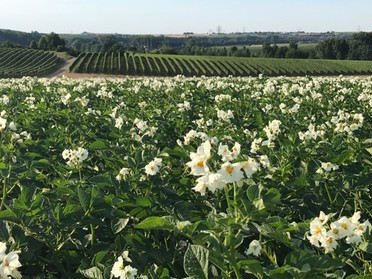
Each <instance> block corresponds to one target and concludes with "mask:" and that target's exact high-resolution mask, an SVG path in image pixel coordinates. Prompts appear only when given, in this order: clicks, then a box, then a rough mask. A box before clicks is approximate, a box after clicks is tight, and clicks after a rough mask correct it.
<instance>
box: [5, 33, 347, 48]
mask: <svg viewBox="0 0 372 279" xmlns="http://www.w3.org/2000/svg"><path fill="white" fill-rule="evenodd" d="M42 35H43V34H42V33H38V32H31V33H26V32H20V31H14V30H7V29H0V45H18V46H23V47H28V46H29V45H30V43H31V42H32V41H36V42H37V41H39V39H40V38H41V37H42ZM59 35H60V37H61V38H63V39H65V40H66V47H68V48H71V49H73V50H75V51H86V52H90V51H93V52H97V51H107V50H108V48H107V47H105V46H110V47H111V46H112V45H113V44H120V45H121V46H123V47H125V48H126V49H127V50H129V51H130V50H131V48H132V49H133V50H140V49H143V47H144V46H146V47H147V48H148V49H157V48H160V47H162V46H164V45H166V46H169V47H172V48H181V47H183V46H185V45H186V43H187V41H190V39H192V40H194V42H195V44H197V45H199V46H200V47H213V46H232V45H237V46H239V45H240V46H243V45H262V44H263V43H271V44H283V43H291V42H296V43H318V42H320V41H323V40H327V39H333V38H345V39H347V38H350V37H352V35H353V33H351V32H323V33H314V32H302V31H299V32H244V33H229V34H225V33H221V34H217V33H212V34H194V33H192V32H185V33H184V34H172V35H167V34H164V35H162V34H156V35H128V34H117V33H115V34H99V33H92V32H84V33H82V34H59Z"/></svg>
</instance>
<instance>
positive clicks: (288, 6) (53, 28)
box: [0, 0, 372, 34]
mask: <svg viewBox="0 0 372 279" xmlns="http://www.w3.org/2000/svg"><path fill="white" fill-rule="evenodd" d="M0 29H11V30H18V31H25V32H31V31H37V32H40V33H50V32H55V33H59V34H62V33H65V34H70V33H74V34H79V33H82V32H92V33H119V34H182V33H184V32H193V33H196V34H200V33H212V32H217V31H218V30H219V29H220V30H221V31H222V32H224V33H233V32H265V31H272V32H295V31H305V32H327V31H335V32H357V31H366V32H371V31H372V0H227V1H225V0H224V1H221V0H186V1H184V0H182V1H176V0H132V1H127V0H121V1H120V0H0Z"/></svg>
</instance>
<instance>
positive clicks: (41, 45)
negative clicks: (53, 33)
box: [37, 36, 49, 50]
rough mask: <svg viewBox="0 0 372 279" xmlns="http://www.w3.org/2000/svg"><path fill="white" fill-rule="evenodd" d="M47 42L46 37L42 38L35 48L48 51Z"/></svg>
mask: <svg viewBox="0 0 372 279" xmlns="http://www.w3.org/2000/svg"><path fill="white" fill-rule="evenodd" d="M48 46H49V42H48V40H47V37H46V36H42V37H41V38H40V39H39V42H38V43H37V48H38V49H42V50H48Z"/></svg>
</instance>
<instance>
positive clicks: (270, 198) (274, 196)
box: [262, 188, 280, 209]
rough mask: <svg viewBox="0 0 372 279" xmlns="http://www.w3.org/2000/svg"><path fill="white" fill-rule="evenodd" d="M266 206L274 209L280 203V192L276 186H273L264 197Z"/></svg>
mask: <svg viewBox="0 0 372 279" xmlns="http://www.w3.org/2000/svg"><path fill="white" fill-rule="evenodd" d="M262 199H263V202H264V204H265V207H266V208H268V209H274V208H275V205H278V204H280V192H279V190H278V189H276V188H271V189H269V191H268V192H267V193H265V194H264V195H263V197H262Z"/></svg>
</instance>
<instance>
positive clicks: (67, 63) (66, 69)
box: [46, 57, 76, 78]
mask: <svg viewBox="0 0 372 279" xmlns="http://www.w3.org/2000/svg"><path fill="white" fill-rule="evenodd" d="M75 60H76V57H74V58H71V59H69V60H67V61H65V63H64V64H63V65H62V66H61V67H60V68H59V69H58V70H57V71H55V72H54V73H52V74H50V75H48V76H46V77H47V78H53V77H61V76H63V75H66V74H68V73H69V72H70V66H71V65H72V63H74V61H75Z"/></svg>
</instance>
